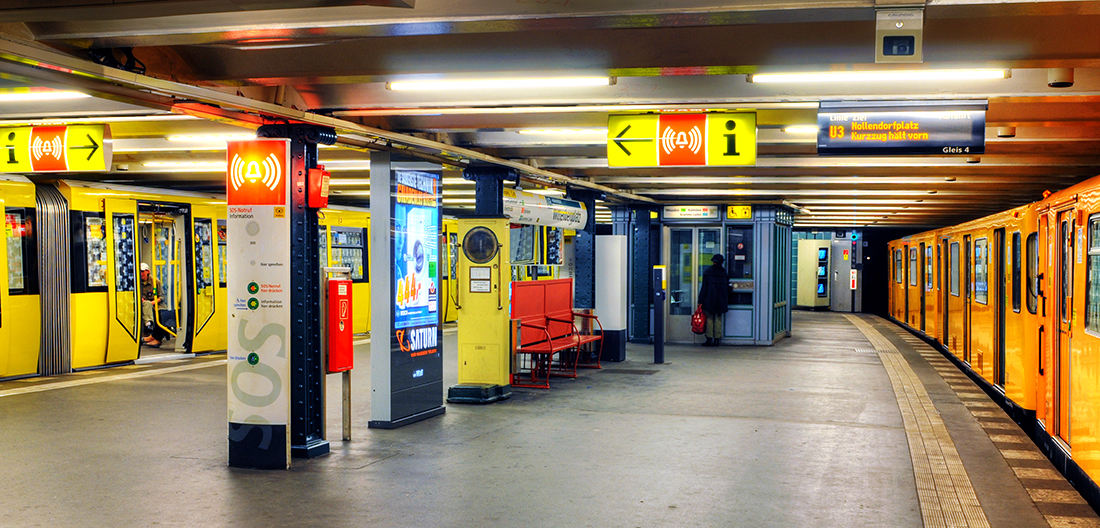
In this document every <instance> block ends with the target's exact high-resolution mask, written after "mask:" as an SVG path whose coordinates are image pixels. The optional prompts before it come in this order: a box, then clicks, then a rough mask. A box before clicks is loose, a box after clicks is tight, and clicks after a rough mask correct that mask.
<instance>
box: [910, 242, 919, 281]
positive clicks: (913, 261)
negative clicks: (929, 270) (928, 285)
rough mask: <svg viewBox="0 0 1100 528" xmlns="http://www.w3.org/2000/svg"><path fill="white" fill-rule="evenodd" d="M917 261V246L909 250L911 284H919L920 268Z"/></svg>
mask: <svg viewBox="0 0 1100 528" xmlns="http://www.w3.org/2000/svg"><path fill="white" fill-rule="evenodd" d="M917 266H918V262H917V248H913V249H910V250H909V285H910V286H916V285H917V270H918V269H919V268H918V267H917Z"/></svg>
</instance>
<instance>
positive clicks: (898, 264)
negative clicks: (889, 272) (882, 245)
mask: <svg viewBox="0 0 1100 528" xmlns="http://www.w3.org/2000/svg"><path fill="white" fill-rule="evenodd" d="M902 258H903V257H902V255H901V250H900V249H895V250H894V282H896V283H898V284H901V283H902V281H903V280H904V279H903V278H902V276H903V275H904V273H903V271H902V270H903V269H904V268H902V266H904V263H903V261H902Z"/></svg>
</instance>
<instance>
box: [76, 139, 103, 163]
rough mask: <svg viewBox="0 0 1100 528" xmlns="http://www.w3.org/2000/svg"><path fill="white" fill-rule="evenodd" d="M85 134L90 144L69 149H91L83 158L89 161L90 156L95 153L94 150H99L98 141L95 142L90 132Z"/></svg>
mask: <svg viewBox="0 0 1100 528" xmlns="http://www.w3.org/2000/svg"><path fill="white" fill-rule="evenodd" d="M85 135H86V136H88V141H91V142H92V144H91V145H84V146H81V147H71V149H72V150H81V149H92V151H91V152H89V153H88V157H87V158H85V159H86V160H88V161H90V160H91V159H92V156H94V155H95V151H97V150H99V143H96V142H95V140H94V139H92V135H91V134H85Z"/></svg>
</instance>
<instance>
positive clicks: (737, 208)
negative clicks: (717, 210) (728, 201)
mask: <svg viewBox="0 0 1100 528" xmlns="http://www.w3.org/2000/svg"><path fill="white" fill-rule="evenodd" d="M726 218H727V219H729V220H752V206H751V205H731V206H729V207H727V208H726Z"/></svg>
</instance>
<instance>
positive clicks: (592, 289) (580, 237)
mask: <svg viewBox="0 0 1100 528" xmlns="http://www.w3.org/2000/svg"><path fill="white" fill-rule="evenodd" d="M603 196H604V195H603V193H602V192H599V191H593V190H591V189H579V188H576V187H570V188H569V191H568V197H569V199H570V200H576V201H578V202H581V203H583V204H584V207H585V209H587V210H588V223H586V224H585V225H584V229H583V230H580V231H577V236H576V237H574V238H573V258H574V260H575V262H576V271H575V272H574V277H573V305H574V308H582V309H594V308H596V200H598V199H603Z"/></svg>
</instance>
